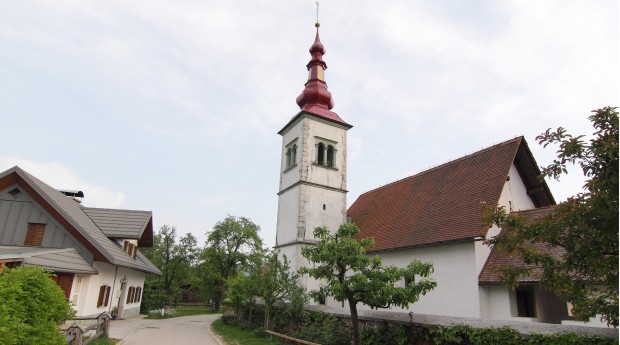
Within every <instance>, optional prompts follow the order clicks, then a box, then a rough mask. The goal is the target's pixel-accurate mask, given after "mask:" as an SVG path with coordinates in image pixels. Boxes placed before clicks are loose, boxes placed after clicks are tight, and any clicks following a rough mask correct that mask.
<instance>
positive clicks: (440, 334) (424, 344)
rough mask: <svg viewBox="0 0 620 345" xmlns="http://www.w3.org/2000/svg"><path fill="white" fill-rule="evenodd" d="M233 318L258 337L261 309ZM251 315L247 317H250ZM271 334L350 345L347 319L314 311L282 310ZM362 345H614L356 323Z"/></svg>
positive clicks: (504, 331)
mask: <svg viewBox="0 0 620 345" xmlns="http://www.w3.org/2000/svg"><path fill="white" fill-rule="evenodd" d="M251 309H252V310H251V311H252V312H251V313H250V311H249V310H245V308H244V309H243V310H241V311H240V314H239V315H227V316H225V317H224V319H225V320H224V321H225V323H227V324H232V325H235V326H237V327H239V328H242V329H254V330H255V332H256V334H257V335H264V329H263V328H262V320H263V317H264V308H263V306H261V305H254V306H253V307H252V308H251ZM250 315H251V316H250ZM273 317H274V319H273V322H272V323H271V325H272V330H275V331H276V332H280V333H284V334H287V335H289V336H292V337H295V338H299V339H304V340H308V341H312V342H315V343H319V344H321V345H349V344H351V339H352V332H351V320H350V318H348V317H346V316H342V315H334V314H328V313H324V312H321V311H316V310H305V311H303V312H301V313H299V312H295V313H292V311H291V310H289V309H287V307H286V306H280V307H277V308H276V310H275V311H274V313H273ZM360 323H361V324H360V329H361V337H362V344H364V345H385V344H394V345H404V344H408V345H456V344H458V345H496V344H505V345H543V344H544V345H612V344H613V345H615V344H618V339H617V338H606V337H601V336H593V335H577V334H574V333H559V334H545V335H543V334H530V335H524V334H521V333H519V332H517V331H515V330H514V329H512V328H510V327H501V328H474V327H470V326H465V325H451V326H435V325H424V324H420V323H404V322H402V321H393V320H390V321H378V320H376V319H373V320H364V319H361V320H360Z"/></svg>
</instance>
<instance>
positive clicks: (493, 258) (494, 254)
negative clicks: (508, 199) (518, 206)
mask: <svg viewBox="0 0 620 345" xmlns="http://www.w3.org/2000/svg"><path fill="white" fill-rule="evenodd" d="M553 209H554V207H553V206H551V207H541V208H534V209H531V210H526V211H518V212H513V214H514V215H519V216H524V217H527V218H529V219H531V220H534V219H538V218H541V217H544V216H546V215H548V214H550V213H551V212H552V211H553ZM525 246H527V247H529V248H533V249H536V250H537V251H541V252H543V251H546V252H551V253H553V254H554V255H555V256H556V257H560V256H562V255H563V254H564V249H563V248H560V247H551V246H550V245H548V244H545V243H535V244H532V243H526V244H525ZM508 265H515V266H522V265H525V263H524V262H523V260H521V258H520V257H519V256H518V255H517V254H510V253H507V252H505V251H501V250H498V249H496V248H493V250H491V254H490V255H489V258H488V259H487V262H486V263H485V264H484V267H483V268H482V271H481V272H480V275H479V276H478V282H479V283H480V284H500V283H501V281H502V274H501V272H500V269H501V268H502V267H506V266H508ZM541 273H542V269H541V268H540V267H536V266H532V274H530V276H528V277H523V278H521V279H520V280H519V282H520V283H535V282H538V280H539V279H540V275H541Z"/></svg>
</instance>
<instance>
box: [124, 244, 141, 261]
mask: <svg viewBox="0 0 620 345" xmlns="http://www.w3.org/2000/svg"><path fill="white" fill-rule="evenodd" d="M123 250H124V251H125V253H127V254H128V255H129V256H131V257H132V258H134V259H135V258H136V252H137V251H138V246H136V245H135V244H133V243H131V242H128V241H125V243H123Z"/></svg>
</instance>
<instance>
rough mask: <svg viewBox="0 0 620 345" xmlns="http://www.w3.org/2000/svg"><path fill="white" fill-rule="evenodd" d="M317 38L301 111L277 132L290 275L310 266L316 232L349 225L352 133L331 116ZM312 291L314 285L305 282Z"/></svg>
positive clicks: (281, 224)
mask: <svg viewBox="0 0 620 345" xmlns="http://www.w3.org/2000/svg"><path fill="white" fill-rule="evenodd" d="M315 26H316V37H315V40H314V43H313V44H312V46H311V47H310V55H311V59H310V62H308V64H307V65H306V67H307V69H308V81H307V82H306V84H305V88H304V90H303V91H302V93H301V94H300V95H299V96H298V97H297V105H299V108H300V109H301V110H300V111H299V113H297V114H296V115H295V116H293V117H292V118H291V119H290V121H289V122H288V123H287V124H286V125H285V126H284V127H283V128H282V129H281V130H280V131H279V132H278V134H280V135H281V136H282V164H281V166H280V188H279V191H278V223H277V234H276V246H275V248H276V249H279V250H280V253H281V254H285V255H286V257H287V258H288V260H289V262H290V265H291V270H294V271H295V270H297V269H299V268H300V267H303V266H306V265H307V261H306V259H305V258H303V257H302V256H301V248H302V246H304V245H309V244H313V243H316V239H315V238H314V236H313V231H314V229H315V228H316V227H319V226H327V227H329V228H330V230H332V231H334V232H335V231H336V230H337V229H338V227H339V226H340V225H341V224H342V223H344V222H345V218H346V212H347V198H346V194H347V131H348V130H349V129H350V128H351V127H353V126H351V125H349V124H348V123H346V122H344V121H343V120H342V119H341V118H340V117H339V116H338V115H337V114H336V113H335V112H333V111H331V109H332V108H333V107H334V101H333V99H332V95H331V93H330V92H329V91H328V90H327V84H326V83H325V70H326V69H327V64H326V63H325V61H323V55H324V54H325V48H324V47H323V44H322V43H321V40H320V38H319V26H320V25H319V23H318V22H317V23H316V24H315ZM305 284H306V287H307V288H308V289H315V288H317V287H316V286H308V285H315V284H316V282H314V283H313V282H309V281H305Z"/></svg>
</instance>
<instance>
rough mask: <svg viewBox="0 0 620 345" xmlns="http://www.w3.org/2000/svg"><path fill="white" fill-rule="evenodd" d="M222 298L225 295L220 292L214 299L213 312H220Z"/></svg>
mask: <svg viewBox="0 0 620 345" xmlns="http://www.w3.org/2000/svg"><path fill="white" fill-rule="evenodd" d="M222 297H223V294H222V293H220V292H217V293H216V294H215V296H214V298H213V310H214V311H220V306H221V305H222Z"/></svg>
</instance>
